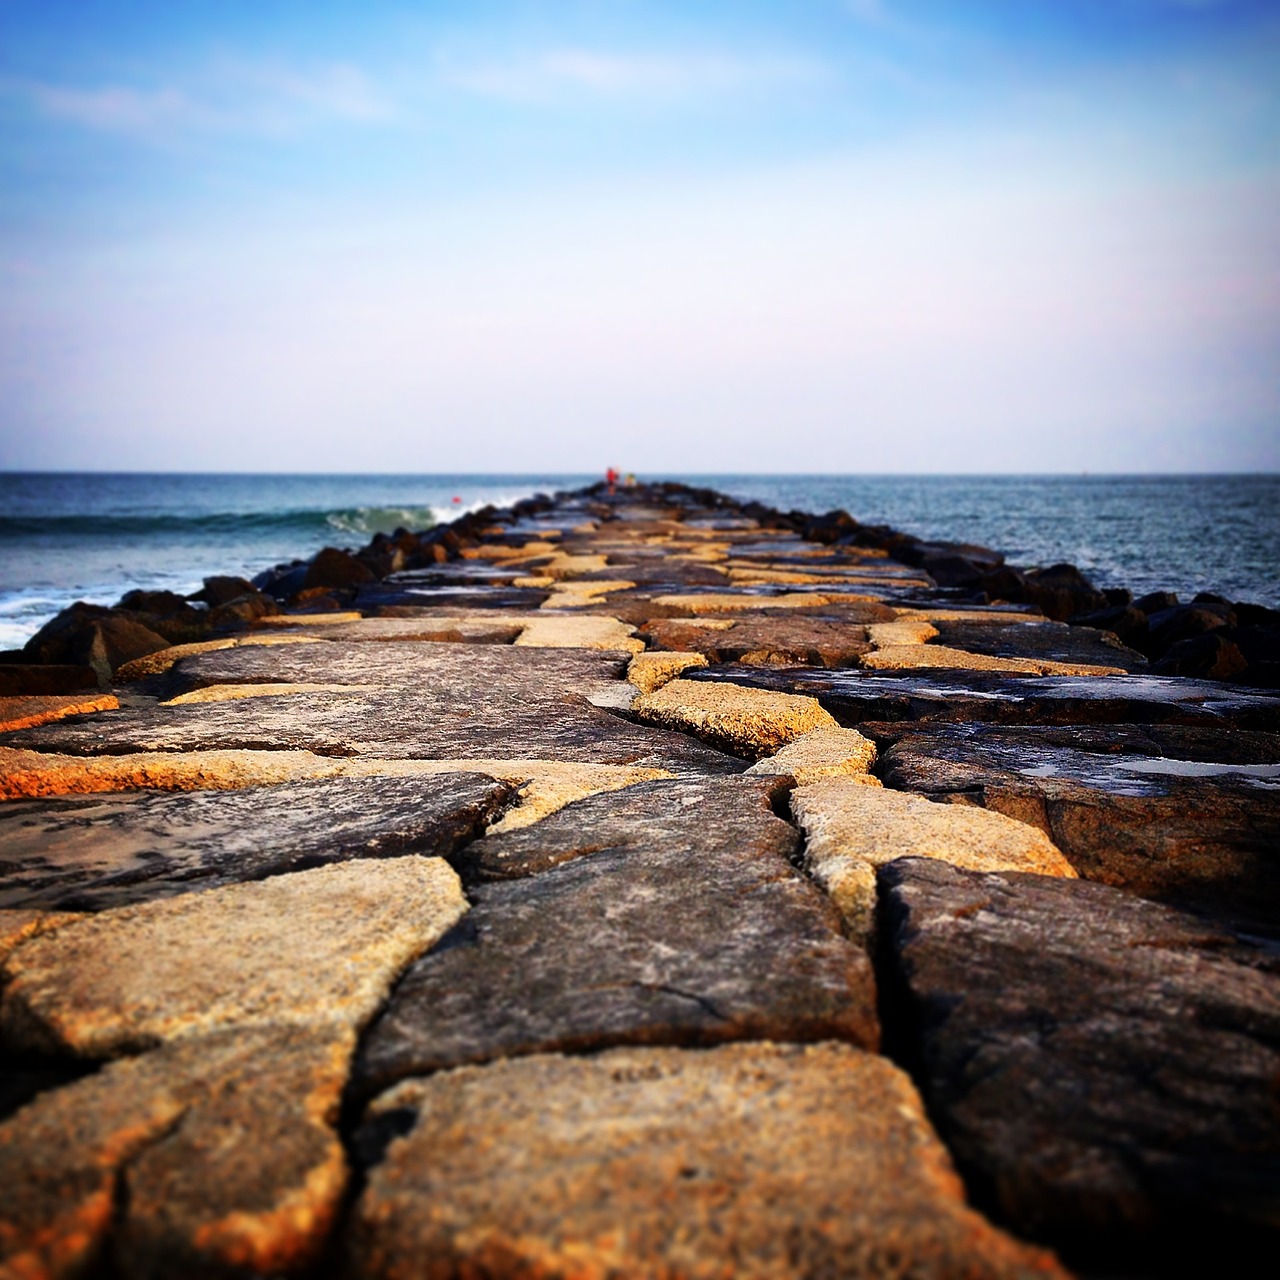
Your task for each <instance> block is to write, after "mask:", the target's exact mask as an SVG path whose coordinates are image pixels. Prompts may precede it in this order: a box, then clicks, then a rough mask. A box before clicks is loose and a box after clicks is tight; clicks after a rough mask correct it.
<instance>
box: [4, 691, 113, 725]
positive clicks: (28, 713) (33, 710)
mask: <svg viewBox="0 0 1280 1280" xmlns="http://www.w3.org/2000/svg"><path fill="white" fill-rule="evenodd" d="M119 705H120V700H119V699H118V698H116V697H115V696H114V695H112V694H110V693H71V694H43V695H41V694H35V695H32V696H31V697H26V698H0V733H8V732H10V731H11V730H13V729H30V728H33V727H34V726H35V725H38V724H49V723H51V722H52V721H54V720H65V719H66V718H67V716H86V715H91V714H92V713H93V712H95V711H111V710H112V709H113V708H115V707H118V706H119Z"/></svg>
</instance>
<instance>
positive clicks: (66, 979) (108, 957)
mask: <svg viewBox="0 0 1280 1280" xmlns="http://www.w3.org/2000/svg"><path fill="white" fill-rule="evenodd" d="M466 909H467V904H466V899H465V898H464V897H463V895H462V889H461V886H460V884H459V882H458V878H457V876H456V875H455V874H454V872H453V871H452V870H451V869H450V868H449V866H448V864H447V863H445V862H444V861H443V860H442V859H439V858H422V857H418V856H416V855H410V856H408V857H403V858H388V859H380V860H376V861H368V860H360V861H356V862H346V863H335V864H331V865H329V866H324V867H317V868H315V869H313V870H309V871H300V872H297V873H295V874H293V875H282V876H275V877H273V878H272V879H269V880H264V881H260V882H257V883H250V884H235V885H229V886H227V887H225V888H221V889H211V890H209V891H208V892H207V893H195V894H189V895H186V896H183V897H178V898H167V899H162V900H159V901H156V902H147V903H142V904H140V905H138V906H132V907H122V908H119V909H118V910H114V911H104V912H102V913H100V914H99V915H96V916H92V917H88V918H86V919H84V920H81V921H79V922H78V923H76V924H73V925H69V926H67V927H65V928H61V929H58V930H56V931H55V932H53V933H48V934H45V935H43V936H41V937H37V938H34V939H32V940H31V941H29V942H27V943H25V944H24V945H23V946H21V947H19V948H18V949H17V950H16V951H15V952H13V953H12V954H11V955H10V956H9V958H8V960H7V961H6V962H5V967H4V973H5V974H6V975H7V976H8V979H9V980H8V985H7V986H6V987H5V988H4V992H3V996H2V997H0V1036H2V1037H3V1038H4V1039H5V1040H6V1041H7V1042H8V1043H9V1044H11V1045H13V1046H15V1047H28V1048H31V1049H35V1050H40V1051H45V1052H71V1053H74V1054H78V1055H81V1056H85V1057H107V1056H114V1055H118V1054H121V1053H129V1052H136V1051H138V1050H140V1049H146V1048H150V1047H151V1046H153V1045H155V1044H157V1043H161V1042H165V1041H171V1040H178V1039H185V1038H188V1037H191V1036H198V1035H206V1034H208V1033H209V1032H211V1031H216V1030H221V1029H223V1028H227V1027H246V1026H273V1027H280V1026H284V1025H306V1026H312V1027H316V1028H325V1027H332V1028H342V1027H346V1028H353V1027H360V1026H362V1025H363V1024H364V1023H365V1022H366V1021H367V1020H368V1019H369V1018H370V1017H371V1016H372V1015H373V1013H374V1012H375V1011H376V1010H377V1008H378V1007H379V1005H380V1004H381V1003H382V1001H383V1000H384V999H385V998H386V996H387V994H388V992H389V991H390V989H391V985H392V983H393V982H394V980H395V978H396V977H397V976H398V975H399V973H400V972H401V971H402V970H403V969H404V967H405V966H406V965H408V964H409V963H410V962H411V961H412V960H414V959H416V958H417V957H418V956H419V955H421V954H422V953H423V952H424V951H426V950H427V948H428V947H430V946H431V945H432V944H433V943H434V942H435V941H436V940H437V939H439V938H440V937H441V936H442V935H443V934H444V933H445V932H446V931H447V930H448V929H450V928H451V927H452V926H453V925H454V924H455V923H456V922H457V921H458V919H459V918H461V916H462V915H463V913H464V912H465V911H466Z"/></svg>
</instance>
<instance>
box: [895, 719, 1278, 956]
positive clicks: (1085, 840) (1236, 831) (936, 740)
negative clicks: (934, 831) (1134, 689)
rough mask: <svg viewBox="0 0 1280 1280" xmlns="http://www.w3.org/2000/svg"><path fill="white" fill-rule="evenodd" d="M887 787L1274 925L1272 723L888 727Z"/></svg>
mask: <svg viewBox="0 0 1280 1280" xmlns="http://www.w3.org/2000/svg"><path fill="white" fill-rule="evenodd" d="M877 736H879V737H880V739H881V747H882V751H883V756H882V771H883V773H884V776H885V780H886V782H888V783H889V785H891V786H894V787H900V788H904V789H907V790H912V791H917V792H922V793H925V794H928V795H931V796H935V797H953V798H957V799H961V800H964V801H967V802H970V803H977V804H980V805H982V806H984V807H985V808H988V809H993V810H996V811H997V812H1000V813H1004V814H1007V815H1009V816H1011V817H1014V818H1018V819H1020V820H1021V821H1023V822H1028V823H1031V824H1033V825H1035V826H1037V827H1039V828H1040V829H1041V830H1043V831H1044V832H1045V833H1046V834H1047V835H1048V836H1049V837H1050V838H1051V839H1052V840H1053V841H1054V843H1055V844H1056V845H1057V846H1058V847H1059V848H1060V849H1061V850H1062V852H1063V853H1065V854H1066V855H1067V857H1068V858H1069V859H1070V861H1071V863H1072V865H1073V866H1075V868H1076V870H1077V871H1078V872H1079V873H1080V874H1081V875H1082V876H1084V877H1086V878H1087V879H1091V880H1098V881H1101V882H1102V883H1105V884H1110V885H1114V886H1117V887H1122V888H1126V889H1129V890H1131V891H1133V892H1135V893H1139V894H1142V895H1143V896H1145V897H1152V898H1158V899H1163V900H1167V901H1170V902H1174V903H1179V904H1181V905H1183V906H1186V907H1189V908H1194V909H1196V910H1199V911H1202V912H1206V913H1209V914H1210V915H1212V916H1215V917H1218V918H1221V919H1224V920H1229V921H1232V922H1234V923H1235V924H1236V925H1237V926H1239V927H1241V928H1244V929H1247V930H1250V931H1256V932H1261V933H1264V934H1268V935H1271V936H1280V734H1274V733H1265V732H1261V731H1249V730H1240V729H1209V728H1203V727H1183V726H1173V725H1160V726H1125V725H1120V726H1108V727H1082V728H1065V727H1059V728H1007V727H997V726H979V725H937V726H922V727H920V728H918V729H914V728H913V729H912V730H908V731H903V730H901V729H900V728H898V727H896V726H885V727H884V730H882V731H881V733H879V734H878V735H877Z"/></svg>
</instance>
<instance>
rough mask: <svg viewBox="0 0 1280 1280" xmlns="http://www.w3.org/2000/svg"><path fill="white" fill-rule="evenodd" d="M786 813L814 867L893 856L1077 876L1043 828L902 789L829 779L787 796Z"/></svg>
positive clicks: (875, 864)
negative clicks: (840, 859) (834, 861)
mask: <svg viewBox="0 0 1280 1280" xmlns="http://www.w3.org/2000/svg"><path fill="white" fill-rule="evenodd" d="M791 812H792V814H793V815H794V817H795V820H796V822H797V823H798V824H799V825H800V826H801V828H802V829H803V830H804V833H805V838H806V845H805V848H806V856H807V857H808V858H809V859H810V860H811V861H812V862H814V863H817V862H821V861H822V860H823V859H825V858H828V857H832V856H837V855H839V856H845V857H855V858H861V859H863V860H864V861H866V862H869V863H870V864H871V865H872V866H873V867H880V866H883V865H884V864H885V863H887V862H892V861H893V860H894V859H895V858H938V859H941V860H942V861H943V862H949V863H950V864H951V865H952V866H955V867H960V868H962V869H964V870H966V871H1030V872H1034V873H1036V874H1037V875H1042V876H1063V877H1067V878H1074V877H1075V874H1076V873H1075V870H1074V869H1073V868H1072V866H1071V864H1070V863H1069V862H1068V861H1067V860H1066V858H1065V857H1064V856H1063V855H1062V854H1061V853H1060V852H1059V850H1058V848H1057V847H1056V846H1055V845H1054V843H1053V842H1052V841H1051V840H1050V839H1049V837H1048V836H1046V835H1045V834H1044V832H1043V831H1041V830H1039V829H1038V828H1036V827H1032V826H1028V825H1027V824H1026V823H1025V822H1018V821H1016V820H1015V819H1013V818H1007V817H1005V816H1004V814H1001V813H993V812H990V811H988V810H986V809H975V808H971V807H969V806H968V805H958V804H936V803H935V802H934V801H932V800H926V799H924V797H922V796H916V795H909V794H907V793H906V792H903V791H890V790H889V789H888V788H882V787H864V786H858V785H857V784H856V783H853V782H850V781H845V780H843V779H838V778H830V779H824V780H822V781H819V782H815V783H813V784H811V785H809V786H803V787H798V788H797V789H796V790H795V791H793V792H792V793H791Z"/></svg>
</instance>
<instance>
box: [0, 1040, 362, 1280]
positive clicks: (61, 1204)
mask: <svg viewBox="0 0 1280 1280" xmlns="http://www.w3.org/2000/svg"><path fill="white" fill-rule="evenodd" d="M350 1048H351V1037H350V1036H349V1035H336V1036H329V1037H323V1036H322V1037H316V1036H313V1035H311V1034H310V1033H308V1032H306V1031H303V1030H301V1029H299V1028H297V1027H287V1028H283V1029H269V1028H257V1029H254V1030H249V1031H235V1032H222V1033H219V1034H215V1035H211V1036H202V1037H199V1038H197V1039H195V1040H187V1041H183V1042H181V1043H178V1044H176V1045H169V1046H166V1047H164V1048H161V1049H159V1050H157V1051H155V1052H151V1053H144V1054H142V1055H140V1056H138V1057H131V1058H125V1059H122V1060H121V1061H119V1062H114V1063H110V1064H108V1065H107V1066H106V1067H104V1068H103V1069H102V1070H101V1071H99V1072H97V1073H96V1074H94V1075H91V1076H88V1077H86V1078H85V1079H82V1080H79V1081H77V1082H76V1083H74V1084H71V1085H68V1086H67V1087H65V1088H62V1089H58V1090H54V1091H50V1092H46V1093H43V1094H41V1095H39V1096H38V1097H37V1098H36V1099H35V1100H34V1101H33V1102H31V1103H30V1104H29V1105H28V1106H26V1107H24V1108H23V1109H22V1110H21V1111H19V1112H18V1113H17V1114H16V1115H15V1116H13V1117H12V1118H11V1119H9V1120H8V1121H7V1122H5V1123H4V1124H3V1125H0V1185H2V1186H3V1187H4V1188H5V1194H4V1195H3V1196H2V1197H0V1273H3V1274H4V1275H5V1276H14V1277H35V1276H42V1277H43V1276H49V1277H62V1276H68V1277H70V1276H78V1275H83V1274H85V1272H86V1271H89V1270H91V1271H95V1272H96V1271H97V1270H98V1268H97V1267H95V1266H94V1264H95V1263H97V1264H99V1265H101V1264H104V1263H105V1264H106V1265H107V1266H108V1267H110V1268H111V1270H112V1271H113V1272H115V1273H118V1274H122V1275H129V1276H151V1275H175V1274H183V1275H193V1274H194V1275H227V1274H246V1273H248V1274H255V1275H268V1274H282V1273H287V1272H293V1271H296V1270H298V1269H300V1268H301V1267H304V1266H306V1265H308V1264H311V1263H314V1262H315V1261H316V1260H317V1257H318V1255H319V1253H320V1252H321V1250H322V1249H323V1247H324V1244H325V1240H326V1238H327V1235H328V1233H329V1230H330V1228H331V1226H332V1224H333V1221H334V1219H335V1217H336V1215H337V1213H338V1210H339V1207H340V1205H341V1201H342V1196H343V1194H344V1192H345V1190H346V1186H347V1170H346V1161H345V1158H344V1155H343V1150H342V1145H341V1143H340V1142H339V1140H338V1137H337V1134H336V1133H335V1132H334V1129H333V1123H332V1121H333V1119H334V1116H335V1115H336V1110H337V1104H338V1099H339V1095H340V1093H341V1089H342V1082H343V1080H344V1079H345V1076H346V1066H347V1060H348V1058H349V1055H350Z"/></svg>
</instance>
